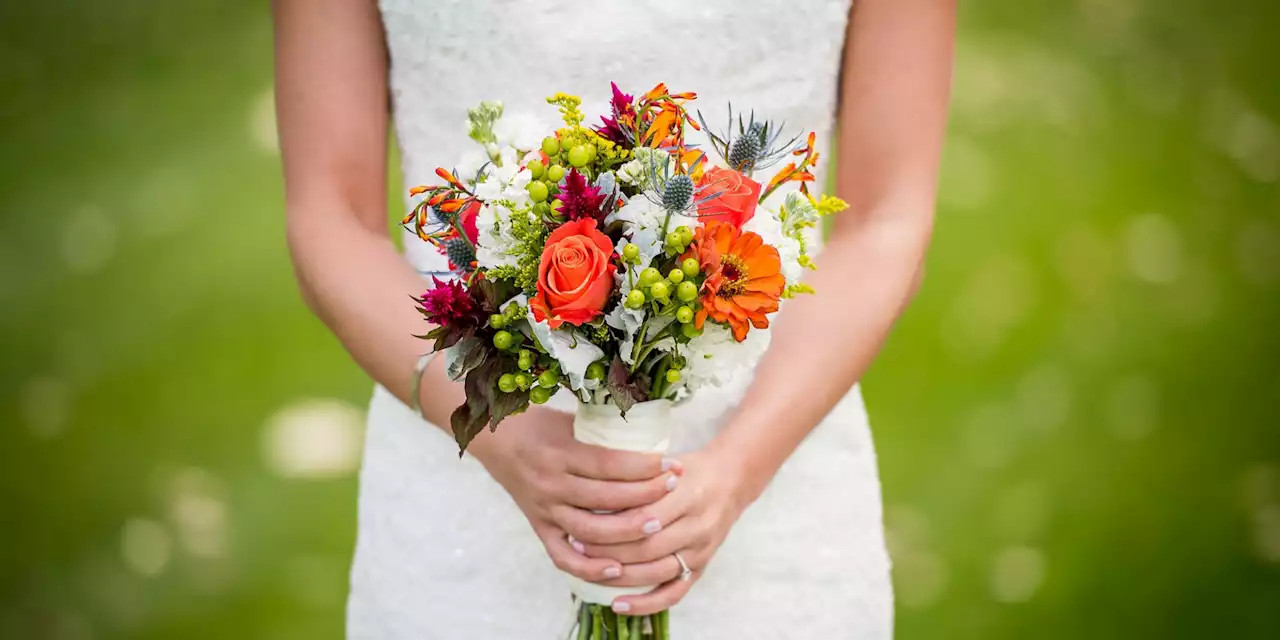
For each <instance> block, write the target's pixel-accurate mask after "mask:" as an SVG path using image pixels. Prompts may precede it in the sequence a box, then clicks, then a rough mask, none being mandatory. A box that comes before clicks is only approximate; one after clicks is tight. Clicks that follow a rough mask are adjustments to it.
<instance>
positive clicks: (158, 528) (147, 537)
mask: <svg viewBox="0 0 1280 640" xmlns="http://www.w3.org/2000/svg"><path fill="white" fill-rule="evenodd" d="M172 548H173V539H172V538H171V537H170V536H169V530H168V529H166V528H165V526H164V525H163V524H160V523H159V522H156V521H155V520H151V519H147V518H134V519H132V520H129V521H128V522H126V523H125V524H124V529H123V531H122V532H121V535H120V555H121V557H123V558H124V563H125V566H127V567H129V569H131V570H132V571H133V572H134V573H137V574H138V575H141V576H146V577H151V576H155V575H159V574H160V572H161V571H164V568H165V566H166V565H168V564H169V556H170V552H171V549H172Z"/></svg>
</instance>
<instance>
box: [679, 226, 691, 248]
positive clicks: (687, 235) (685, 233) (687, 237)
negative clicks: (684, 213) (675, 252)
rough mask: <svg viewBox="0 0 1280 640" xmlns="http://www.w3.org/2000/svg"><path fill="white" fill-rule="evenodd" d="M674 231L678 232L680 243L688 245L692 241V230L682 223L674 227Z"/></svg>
mask: <svg viewBox="0 0 1280 640" xmlns="http://www.w3.org/2000/svg"><path fill="white" fill-rule="evenodd" d="M676 233H678V234H680V244H683V245H688V244H690V243H692V242H693V230H692V229H690V228H689V227H686V226H684V225H680V226H678V227H676Z"/></svg>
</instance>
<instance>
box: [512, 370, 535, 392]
mask: <svg viewBox="0 0 1280 640" xmlns="http://www.w3.org/2000/svg"><path fill="white" fill-rule="evenodd" d="M516 386H517V387H519V388H520V390H521V391H528V390H529V387H532V386H533V376H531V375H529V374H527V373H525V372H523V371H521V372H520V373H517V374H516Z"/></svg>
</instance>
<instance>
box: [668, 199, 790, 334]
mask: <svg viewBox="0 0 1280 640" xmlns="http://www.w3.org/2000/svg"><path fill="white" fill-rule="evenodd" d="M686 257H694V258H697V259H698V263H699V264H700V265H701V267H702V272H703V273H705V274H707V279H706V280H705V281H703V283H702V309H701V310H700V311H698V315H697V318H696V319H695V320H694V326H695V327H697V328H699V329H701V328H702V326H703V324H704V323H705V322H706V320H707V318H708V317H710V318H711V319H712V320H713V321H715V322H719V323H722V324H727V325H729V328H730V329H732V330H733V338H734V339H735V340H737V341H738V342H742V341H743V340H746V339H747V331H749V330H750V329H751V327H752V326H755V328H757V329H767V328H768V327H769V318H768V315H767V314H770V313H773V312H775V311H777V310H778V298H780V297H781V296H782V290H783V289H784V288H785V287H786V284H787V281H786V279H785V278H783V277H782V273H781V272H780V269H781V267H782V259H781V258H779V257H778V250H777V249H775V248H774V247H772V246H769V245H767V244H765V243H764V239H763V238H761V237H760V234H758V233H752V232H750V231H743V230H741V229H739V228H738V227H737V226H735V225H733V224H730V223H728V222H720V221H712V222H708V223H707V224H706V226H704V227H702V228H700V229H698V231H697V233H696V234H694V236H693V244H692V245H690V249H689V253H688V254H686Z"/></svg>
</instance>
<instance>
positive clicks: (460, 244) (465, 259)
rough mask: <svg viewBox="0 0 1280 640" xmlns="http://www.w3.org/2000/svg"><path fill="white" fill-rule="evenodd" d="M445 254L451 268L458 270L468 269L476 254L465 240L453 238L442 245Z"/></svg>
mask: <svg viewBox="0 0 1280 640" xmlns="http://www.w3.org/2000/svg"><path fill="white" fill-rule="evenodd" d="M444 250H445V253H446V254H447V255H448V256H449V262H452V263H453V266H455V267H459V268H466V267H470V266H471V263H472V262H475V259H476V252H475V249H472V248H471V243H469V242H467V239H466V238H454V239H452V240H450V241H449V242H448V243H447V244H445V245H444Z"/></svg>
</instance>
